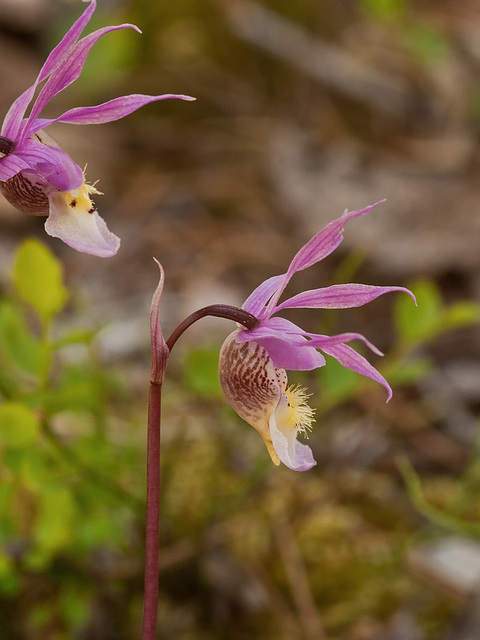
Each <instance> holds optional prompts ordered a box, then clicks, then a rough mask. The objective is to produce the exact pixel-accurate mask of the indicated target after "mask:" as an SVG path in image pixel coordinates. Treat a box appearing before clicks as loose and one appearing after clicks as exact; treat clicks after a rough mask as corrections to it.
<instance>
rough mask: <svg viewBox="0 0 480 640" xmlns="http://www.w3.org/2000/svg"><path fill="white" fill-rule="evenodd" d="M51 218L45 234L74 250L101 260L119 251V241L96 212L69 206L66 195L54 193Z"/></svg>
mask: <svg viewBox="0 0 480 640" xmlns="http://www.w3.org/2000/svg"><path fill="white" fill-rule="evenodd" d="M48 199H49V202H50V214H49V216H48V218H47V221H46V222H45V231H46V232H47V233H48V234H49V235H50V236H53V237H54V238H60V240H63V242H65V243H66V244H68V245H69V246H70V247H72V248H73V249H76V250H77V251H81V252H82V253H89V254H91V255H94V256H99V257H100V258H110V257H111V256H114V255H115V254H116V253H117V251H118V249H119V247H120V238H118V237H117V236H116V235H114V234H113V233H111V232H110V231H109V230H108V228H107V225H106V224H105V221H104V220H103V219H102V218H101V217H100V216H99V215H98V213H97V211H93V212H92V213H89V212H88V211H87V210H79V208H78V207H75V208H72V207H69V206H68V203H67V200H66V198H65V194H63V193H61V192H59V191H55V192H53V193H51V194H50V196H49V198H48Z"/></svg>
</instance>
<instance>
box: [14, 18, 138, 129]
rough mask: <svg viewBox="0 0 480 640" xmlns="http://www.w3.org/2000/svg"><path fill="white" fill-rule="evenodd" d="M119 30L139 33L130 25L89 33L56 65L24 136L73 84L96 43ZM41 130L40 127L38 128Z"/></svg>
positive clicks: (105, 28)
mask: <svg viewBox="0 0 480 640" xmlns="http://www.w3.org/2000/svg"><path fill="white" fill-rule="evenodd" d="M119 29H135V30H136V31H139V29H138V27H136V26H135V25H132V24H121V25H117V26H112V27H103V28H102V29H98V30H97V31H94V32H92V33H90V34H89V35H88V36H85V38H82V40H80V41H79V42H78V43H77V44H76V45H75V46H74V47H73V49H72V51H71V52H70V53H69V55H68V56H67V57H66V58H65V59H64V60H63V62H62V63H61V64H60V65H58V67H57V68H56V69H55V70H54V71H53V73H52V75H51V76H50V78H49V79H48V80H47V82H46V83H45V85H44V87H43V88H42V90H41V91H40V93H39V95H38V98H37V100H36V101H35V104H34V106H33V108H32V111H31V113H30V115H29V117H28V125H27V132H26V135H31V134H32V133H33V132H34V130H33V126H34V122H35V120H36V119H37V117H38V115H39V114H40V112H41V111H42V110H43V108H44V107H45V105H46V104H47V103H48V102H49V101H50V100H51V99H52V98H53V97H54V96H56V95H57V94H58V93H60V92H61V91H63V90H64V89H65V88H66V87H68V86H69V85H70V84H72V82H75V80H77V78H78V77H79V76H80V74H81V72H82V69H83V66H84V64H85V61H86V59H87V56H88V54H89V52H90V50H91V48H92V47H93V46H94V45H95V44H96V43H97V42H98V40H99V39H100V38H101V37H102V36H104V35H106V34H107V33H110V32H111V31H117V30H119ZM40 128H41V127H40Z"/></svg>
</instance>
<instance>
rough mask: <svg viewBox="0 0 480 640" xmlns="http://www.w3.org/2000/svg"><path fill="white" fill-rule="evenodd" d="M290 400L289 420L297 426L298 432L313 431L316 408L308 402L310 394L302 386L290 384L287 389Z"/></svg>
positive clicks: (286, 393)
mask: <svg viewBox="0 0 480 640" xmlns="http://www.w3.org/2000/svg"><path fill="white" fill-rule="evenodd" d="M285 395H286V396H287V400H288V405H289V408H288V413H289V415H288V421H289V422H290V424H291V425H292V426H295V429H296V430H297V433H298V432H300V433H305V432H307V431H311V429H312V424H313V423H314V422H315V410H314V409H312V407H311V406H310V405H309V404H308V398H309V397H310V394H308V393H307V392H306V389H304V388H303V387H300V386H293V385H292V386H290V387H288V389H286V391H285Z"/></svg>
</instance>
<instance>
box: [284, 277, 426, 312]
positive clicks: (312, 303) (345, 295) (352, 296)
mask: <svg viewBox="0 0 480 640" xmlns="http://www.w3.org/2000/svg"><path fill="white" fill-rule="evenodd" d="M391 291H403V292H404V293H408V294H409V295H410V296H411V297H412V298H413V299H414V300H415V296H414V295H413V293H412V292H411V291H409V290H408V289H405V288H404V287H376V286H373V285H367V284H354V283H352V284H335V285H332V286H331V287H325V288H322V289H312V290H310V291H303V292H302V293H299V294H298V295H296V296H293V297H292V298H289V299H288V300H285V302H282V303H281V304H279V305H278V306H277V307H275V313H277V312H278V311H281V310H282V309H293V308H309V309H350V308H352V307H361V306H363V305H364V304H367V303H368V302H372V300H375V298H378V297H379V296H383V295H384V294H385V293H390V292H391Z"/></svg>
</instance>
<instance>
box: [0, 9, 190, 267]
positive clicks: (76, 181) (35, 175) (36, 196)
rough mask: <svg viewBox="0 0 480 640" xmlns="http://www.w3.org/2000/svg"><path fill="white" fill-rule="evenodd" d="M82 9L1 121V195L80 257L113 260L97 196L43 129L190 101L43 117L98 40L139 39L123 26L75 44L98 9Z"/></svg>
mask: <svg viewBox="0 0 480 640" xmlns="http://www.w3.org/2000/svg"><path fill="white" fill-rule="evenodd" d="M84 2H88V7H87V8H86V10H85V11H84V13H83V14H82V15H81V16H80V18H78V20H77V21H76V22H75V23H74V24H73V26H72V27H71V28H70V29H69V31H68V32H67V33H66V34H65V36H64V37H63V39H62V40H61V41H60V42H59V44H58V45H57V46H56V47H55V48H54V49H53V51H51V53H50V54H49V56H48V57H47V60H46V62H45V64H44V65H43V67H42V68H41V69H40V72H39V74H38V76H37V78H36V80H35V82H34V83H33V84H32V86H31V87H29V88H28V89H27V90H26V91H24V92H23V93H22V94H21V95H20V96H19V97H18V98H17V99H16V100H15V101H14V103H13V104H12V105H11V107H10V109H9V111H8V113H7V115H6V117H5V120H4V121H3V125H2V128H1V131H0V191H1V192H2V193H3V195H4V196H5V198H6V199H7V200H8V201H9V202H10V203H11V204H13V205H14V206H15V207H16V208H17V209H20V210H21V211H24V212H26V213H29V214H31V215H46V216H48V218H47V221H46V223H45V230H46V232H47V233H48V234H49V235H51V236H54V237H56V238H60V239H61V240H63V242H65V243H66V244H68V245H70V246H71V247H73V248H74V249H76V250H77V251H81V252H83V253H90V254H93V255H96V256H100V257H110V256H113V255H115V254H116V253H117V251H118V248H119V246H120V239H119V238H118V237H117V236H116V235H114V234H113V233H111V232H110V231H109V230H108V228H107V225H106V224H105V222H104V221H103V219H102V218H101V217H100V216H99V215H98V213H97V210H96V208H95V206H94V204H93V201H92V196H93V195H95V194H98V193H100V192H99V191H97V190H96V189H95V187H93V186H91V185H89V184H87V183H86V182H85V178H84V175H83V171H82V169H81V168H80V167H79V166H78V165H77V164H76V163H75V162H74V161H73V160H72V158H71V157H70V156H69V155H68V154H67V153H66V152H65V151H63V149H61V148H60V146H59V145H58V144H57V143H56V142H55V140H53V138H51V137H50V136H49V135H48V134H47V133H45V128H46V127H48V126H50V125H51V124H53V123H55V122H64V123H69V124H102V123H105V122H113V121H114V120H119V119H120V118H123V117H125V116H127V115H128V114H130V113H132V112H133V111H136V110H137V109H140V107H143V106H144V105H146V104H148V103H150V102H156V101H158V100H165V99H167V98H179V99H181V100H194V98H190V97H189V96H184V95H173V94H164V95H158V96H148V95H142V94H133V95H128V96H122V97H119V98H114V99H113V100H109V101H108V102H105V103H103V104H99V105H95V106H89V107H76V108H74V109H70V110H68V111H66V112H65V113H63V114H61V115H60V116H58V117H57V118H53V119H46V118H41V117H40V115H41V112H42V111H43V109H44V108H45V106H46V105H47V104H48V103H49V102H50V100H51V99H52V98H53V97H54V96H56V95H57V94H59V93H60V92H61V91H63V90H64V89H65V88H66V87H68V86H69V85H70V84H72V83H73V82H75V80H77V79H78V77H79V76H80V74H81V72H82V69H83V66H84V64H85V61H86V58H87V55H88V53H89V51H90V49H91V48H92V47H93V45H94V44H95V43H96V42H98V40H99V39H100V38H101V37H102V36H104V35H105V34H107V33H110V32H111V31H117V30H119V29H134V30H136V31H138V32H139V33H140V30H139V29H138V27H136V26H135V25H132V24H121V25H117V26H109V27H103V28H101V29H98V30H97V31H93V32H92V33H89V34H88V35H86V36H85V37H83V38H80V35H81V34H82V32H83V30H84V28H85V27H86V25H87V24H88V22H89V20H90V18H91V17H92V14H93V12H94V11H95V8H96V0H84ZM41 85H42V86H41ZM40 86H41V88H40ZM37 89H38V94H37V97H36V98H35V99H34V96H35V94H36V93H37ZM32 102H33V104H31V103H32ZM30 104H31V108H30V111H29V113H28V115H27V109H28V107H29V105H30Z"/></svg>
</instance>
